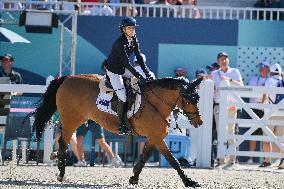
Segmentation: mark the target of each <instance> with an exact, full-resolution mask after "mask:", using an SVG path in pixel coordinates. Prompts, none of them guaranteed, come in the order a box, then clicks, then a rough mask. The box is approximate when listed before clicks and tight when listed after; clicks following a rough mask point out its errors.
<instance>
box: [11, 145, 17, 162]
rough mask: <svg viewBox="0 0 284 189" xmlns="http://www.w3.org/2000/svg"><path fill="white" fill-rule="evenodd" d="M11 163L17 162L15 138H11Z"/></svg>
mask: <svg viewBox="0 0 284 189" xmlns="http://www.w3.org/2000/svg"><path fill="white" fill-rule="evenodd" d="M12 163H13V164H16V163H17V140H13V152H12Z"/></svg>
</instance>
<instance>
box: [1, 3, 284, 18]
mask: <svg viewBox="0 0 284 189" xmlns="http://www.w3.org/2000/svg"><path fill="white" fill-rule="evenodd" d="M75 7H76V8H77V9H78V10H79V14H80V15H115V16H138V17H166V18H169V17H173V18H196V13H197V11H199V13H200V18H201V19H224V20H225V19H226V20H228V19H229V20H283V19H284V9H283V8H253V7H228V6H198V7H194V6H191V5H181V6H177V5H162V4H158V5H156V4H155V5H153V4H126V3H119V4H110V3H72V2H66V1H60V2H43V1H11V0H10V1H7V0H4V1H2V2H0V10H5V11H19V10H24V9H40V8H41V9H42V8H45V9H52V10H61V11H63V12H61V14H64V10H65V11H66V10H68V11H70V10H74V9H75Z"/></svg>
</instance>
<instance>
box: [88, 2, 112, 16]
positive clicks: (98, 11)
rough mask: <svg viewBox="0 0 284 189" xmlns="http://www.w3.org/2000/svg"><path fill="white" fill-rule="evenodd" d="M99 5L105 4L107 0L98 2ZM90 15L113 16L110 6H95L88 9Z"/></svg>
mask: <svg viewBox="0 0 284 189" xmlns="http://www.w3.org/2000/svg"><path fill="white" fill-rule="evenodd" d="M98 2H99V3H107V0H98ZM90 11H91V12H90V14H92V15H99V16H114V11H113V10H112V9H111V7H110V6H108V5H106V4H104V5H96V6H94V7H92V8H91V9H90Z"/></svg>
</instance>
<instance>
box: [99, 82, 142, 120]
mask: <svg viewBox="0 0 284 189" xmlns="http://www.w3.org/2000/svg"><path fill="white" fill-rule="evenodd" d="M137 87H138V86H136V88H137ZM135 90H137V89H135ZM137 91H138V93H137V94H136V99H135V103H134V104H133V105H132V106H131V109H130V110H129V111H128V112H127V117H128V118H130V117H132V116H133V115H134V114H135V113H136V112H137V111H138V110H139V108H140V105H141V95H140V89H139V88H138V90H137ZM112 97H113V93H112V92H111V93H106V92H105V91H103V92H101V93H99V95H98V97H97V101H96V105H97V107H98V109H99V110H101V111H103V112H107V113H110V114H112V115H116V116H117V113H116V112H115V111H113V110H112V109H111V99H112Z"/></svg>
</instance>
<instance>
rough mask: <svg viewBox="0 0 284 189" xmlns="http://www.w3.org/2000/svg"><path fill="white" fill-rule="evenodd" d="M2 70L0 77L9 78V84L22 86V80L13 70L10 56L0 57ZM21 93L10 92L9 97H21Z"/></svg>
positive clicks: (12, 61) (12, 59)
mask: <svg viewBox="0 0 284 189" xmlns="http://www.w3.org/2000/svg"><path fill="white" fill-rule="evenodd" d="M0 59H1V62H2V69H1V73H0V74H1V75H0V77H9V78H10V81H11V84H23V79H22V76H21V74H20V73H18V72H16V71H15V70H14V69H13V67H12V66H13V63H14V58H13V56H12V55H11V54H5V55H3V56H0ZM22 94H23V93H18V92H12V93H11V95H22Z"/></svg>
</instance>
